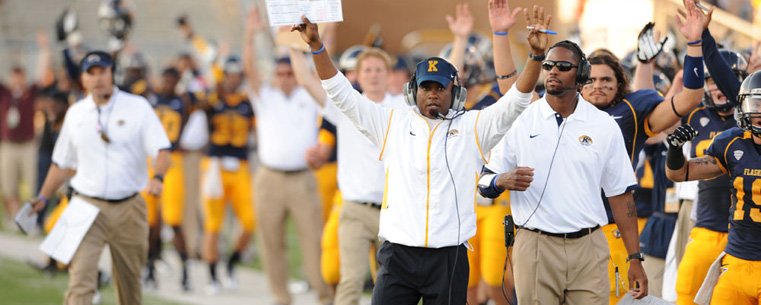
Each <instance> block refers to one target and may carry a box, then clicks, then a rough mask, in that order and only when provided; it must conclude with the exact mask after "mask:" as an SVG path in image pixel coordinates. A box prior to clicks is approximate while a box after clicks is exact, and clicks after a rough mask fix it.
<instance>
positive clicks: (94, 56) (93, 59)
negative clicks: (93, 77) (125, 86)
mask: <svg viewBox="0 0 761 305" xmlns="http://www.w3.org/2000/svg"><path fill="white" fill-rule="evenodd" d="M113 65H114V61H113V59H111V55H109V54H108V53H106V52H103V51H90V52H88V53H87V54H85V57H83V58H82V63H81V64H80V66H81V67H82V72H87V70H90V68H92V67H95V66H98V67H103V68H109V67H112V66H113Z"/></svg>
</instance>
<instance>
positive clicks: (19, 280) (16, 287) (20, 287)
mask: <svg viewBox="0 0 761 305" xmlns="http://www.w3.org/2000/svg"><path fill="white" fill-rule="evenodd" d="M68 281H69V276H68V274H66V273H58V274H57V275H55V276H53V277H47V276H45V275H44V274H43V273H41V272H39V271H37V270H35V269H33V268H32V267H30V266H28V265H27V264H25V263H23V262H19V261H14V260H9V259H5V258H0V296H2V301H0V303H2V304H6V305H16V304H24V305H48V304H51V305H52V304H56V305H57V304H61V303H62V302H63V293H64V291H66V285H67V283H68ZM143 301H144V303H145V304H158V305H162V304H167V305H168V304H181V303H173V302H168V301H166V300H163V299H160V298H158V297H155V296H150V295H144V296H143ZM101 304H103V305H108V304H116V298H115V296H114V289H113V287H112V286H110V285H109V286H107V287H106V288H105V289H103V302H102V303H101Z"/></svg>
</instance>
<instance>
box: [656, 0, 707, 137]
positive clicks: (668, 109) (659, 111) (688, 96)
mask: <svg viewBox="0 0 761 305" xmlns="http://www.w3.org/2000/svg"><path fill="white" fill-rule="evenodd" d="M686 6H687V15H686V17H685V21H684V22H682V20H681V19H680V18H679V16H674V17H675V18H676V22H677V25H678V27H679V31H680V32H681V33H682V35H683V36H684V37H685V38H686V39H687V55H686V56H685V58H684V76H683V79H684V80H683V83H684V90H683V91H682V92H681V93H679V94H677V95H675V96H674V97H673V98H672V99H670V100H668V101H665V102H663V103H660V104H659V105H658V106H657V107H655V109H653V112H652V113H651V114H650V117H649V119H648V122H649V124H650V130H651V131H652V132H656V133H657V132H660V131H663V130H664V129H666V128H668V127H670V126H671V125H673V124H674V123H676V122H677V121H678V120H679V119H680V118H681V117H682V116H684V115H686V114H688V113H689V112H690V110H692V109H693V108H695V107H696V106H698V105H699V104H700V101H701V100H702V99H703V92H704V90H703V86H704V84H705V79H704V72H703V50H702V49H701V42H702V41H701V40H700V37H701V34H702V31H703V18H705V16H703V14H702V12H700V9H699V8H698V7H697V6H695V3H694V2H692V1H687V2H686Z"/></svg>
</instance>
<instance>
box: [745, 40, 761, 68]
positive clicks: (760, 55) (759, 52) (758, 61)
mask: <svg viewBox="0 0 761 305" xmlns="http://www.w3.org/2000/svg"><path fill="white" fill-rule="evenodd" d="M759 70H761V41H759V42H756V46H755V47H754V48H753V53H750V57H749V58H748V72H749V73H753V72H756V71H759Z"/></svg>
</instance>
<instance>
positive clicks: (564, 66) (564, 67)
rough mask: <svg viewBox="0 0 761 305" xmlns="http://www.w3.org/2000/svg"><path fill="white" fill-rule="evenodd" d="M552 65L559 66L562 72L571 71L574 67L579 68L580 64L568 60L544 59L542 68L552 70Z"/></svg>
mask: <svg viewBox="0 0 761 305" xmlns="http://www.w3.org/2000/svg"><path fill="white" fill-rule="evenodd" d="M552 67H558V70H560V71H562V72H566V71H571V69H573V68H578V67H579V66H577V65H574V64H572V63H570V62H567V61H554V60H545V61H542V69H544V70H547V71H550V70H552Z"/></svg>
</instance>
